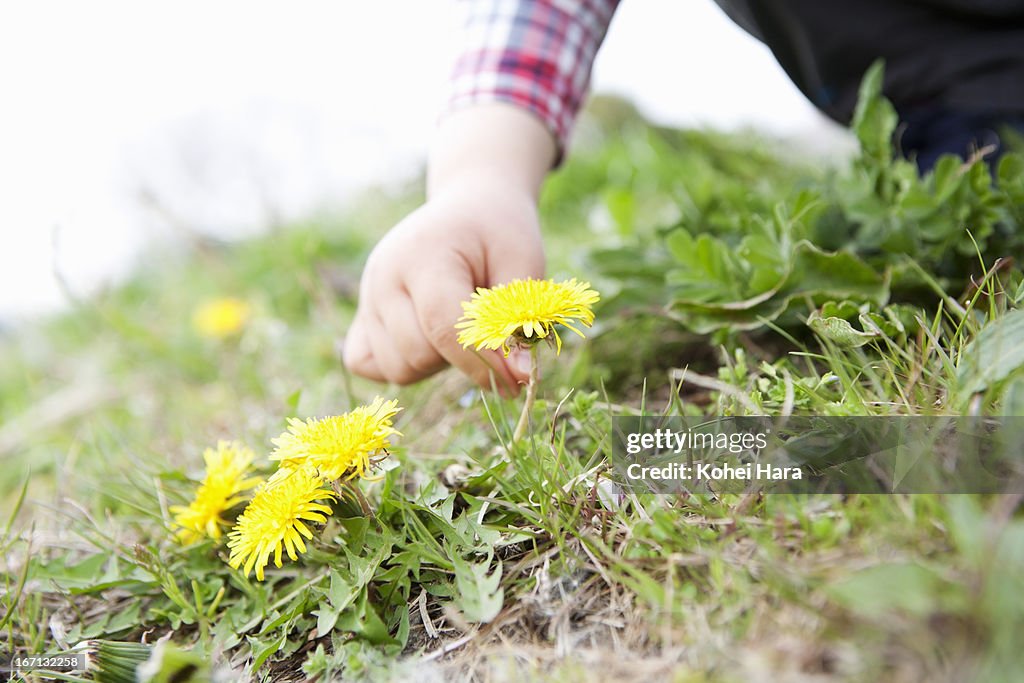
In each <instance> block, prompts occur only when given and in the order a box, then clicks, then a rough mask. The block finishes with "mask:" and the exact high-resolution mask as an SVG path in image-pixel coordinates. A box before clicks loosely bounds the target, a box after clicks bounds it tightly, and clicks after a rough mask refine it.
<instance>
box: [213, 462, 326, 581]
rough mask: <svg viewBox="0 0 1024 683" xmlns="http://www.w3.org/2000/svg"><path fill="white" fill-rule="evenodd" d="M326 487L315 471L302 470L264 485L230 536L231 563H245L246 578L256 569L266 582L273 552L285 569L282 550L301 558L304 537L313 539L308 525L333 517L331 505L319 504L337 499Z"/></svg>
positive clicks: (302, 468)
mask: <svg viewBox="0 0 1024 683" xmlns="http://www.w3.org/2000/svg"><path fill="white" fill-rule="evenodd" d="M323 484H324V479H323V477H321V476H320V474H319V473H318V472H317V471H316V470H315V469H313V468H311V467H301V468H298V469H295V470H290V471H289V472H288V473H287V476H280V477H279V476H275V477H273V478H272V479H271V480H270V481H268V482H266V483H265V484H263V485H262V486H260V488H259V489H257V490H256V494H255V495H254V496H253V498H252V500H251V501H249V505H248V506H246V508H245V511H244V512H242V514H241V515H239V517H238V521H237V522H236V524H235V528H234V529H232V530H231V532H230V533H229V534H228V549H229V550H230V551H231V554H230V556H229V557H228V564H229V565H231V567H232V568H234V569H238V568H239V567H240V566H242V563H245V566H244V568H243V572H244V573H245V575H246V576H248V575H249V572H250V571H252V570H253V568H254V567H255V569H256V578H257V579H258V580H260V581H262V580H263V568H264V567H266V566H267V563H268V562H269V561H270V555H271V553H273V555H274V565H275V566H277V567H280V566H281V549H282V547H283V548H284V550H285V551H286V552H287V553H288V557H289V558H290V559H291V560H293V561H294V560H296V559H298V553H304V552H306V544H305V542H303V540H302V538H303V537H306V538H307V539H311V538H313V532H312V531H310V529H309V527H308V526H306V524H305V523H304V522H317V523H320V524H323V523H324V522H326V521H327V517H326V516H325V515H329V514H331V508H330V507H329V506H328V505H326V504H324V503H318V502H316V501H318V500H332V499H334V498H336V495H335V493H334V492H333V491H331V490H329V489H326V488H323Z"/></svg>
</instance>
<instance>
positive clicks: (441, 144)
mask: <svg viewBox="0 0 1024 683" xmlns="http://www.w3.org/2000/svg"><path fill="white" fill-rule="evenodd" d="M555 153H556V147H555V140H554V137H553V135H552V134H551V133H550V132H549V131H548V130H547V128H546V127H545V126H544V124H543V123H541V121H540V119H538V118H536V117H535V116H534V115H533V114H531V113H529V112H527V111H524V110H522V109H519V108H517V107H513V106H511V105H507V104H502V103H486V104H480V105H475V106H472V107H468V108H466V109H463V110H459V111H456V112H453V113H451V114H450V115H449V116H448V117H447V118H446V119H445V120H444V121H443V122H442V123H441V126H440V128H439V130H438V135H437V139H436V140H435V144H434V147H433V150H432V152H431V156H430V164H429V169H428V174H427V195H428V197H432V196H436V195H437V194H438V193H439V192H442V191H443V190H444V188H446V187H449V186H452V185H456V184H464V183H466V182H472V183H474V184H476V183H479V182H492V183H496V184H497V185H498V186H504V187H505V188H506V189H508V190H512V191H515V190H521V191H523V192H527V193H529V194H530V195H531V196H533V197H534V199H536V197H537V196H538V195H539V193H540V187H541V184H542V183H543V181H544V178H545V177H546V176H547V173H548V171H549V170H550V169H551V166H552V164H553V163H554V159H555Z"/></svg>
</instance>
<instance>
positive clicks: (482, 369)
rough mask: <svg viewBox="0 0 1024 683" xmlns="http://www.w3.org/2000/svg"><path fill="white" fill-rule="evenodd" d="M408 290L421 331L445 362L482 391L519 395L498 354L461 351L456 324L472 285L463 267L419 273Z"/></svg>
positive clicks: (442, 266)
mask: <svg viewBox="0 0 1024 683" xmlns="http://www.w3.org/2000/svg"><path fill="white" fill-rule="evenodd" d="M408 290H409V292H410V294H411V295H412V299H413V306H414V308H415V309H416V316H417V318H418V320H419V326H420V329H421V330H422V331H423V334H424V335H425V337H426V339H427V340H428V341H429V342H430V344H431V345H432V346H433V348H434V349H435V350H436V351H437V353H439V354H440V355H441V356H442V357H443V358H444V359H445V360H446V361H448V362H449V363H451V364H452V365H453V366H455V367H457V368H458V369H459V370H461V371H462V372H463V373H464V374H466V375H468V376H469V377H470V378H471V379H472V380H473V381H474V382H476V383H477V384H479V385H480V386H481V387H483V388H484V389H490V388H491V376H492V374H493V376H494V384H495V385H496V386H497V388H498V390H499V391H500V392H501V393H502V394H504V395H510V396H514V395H515V394H517V393H519V384H518V382H517V381H516V378H515V377H513V376H512V374H511V373H510V372H509V370H508V368H507V366H506V365H505V363H504V362H503V360H502V358H501V354H500V353H496V352H492V351H485V352H480V353H477V352H475V351H472V350H467V349H464V348H462V345H461V344H459V342H458V339H457V337H458V332H457V330H456V329H455V323H456V322H457V321H458V319H459V318H460V317H461V316H462V302H463V301H468V300H469V298H470V296H471V295H472V293H473V282H472V279H471V277H470V274H469V272H468V269H466V267H465V265H464V264H459V263H449V264H438V266H437V267H435V268H431V269H430V270H426V269H423V270H420V271H418V272H417V273H415V274H412V275H411V276H410V278H409V286H408Z"/></svg>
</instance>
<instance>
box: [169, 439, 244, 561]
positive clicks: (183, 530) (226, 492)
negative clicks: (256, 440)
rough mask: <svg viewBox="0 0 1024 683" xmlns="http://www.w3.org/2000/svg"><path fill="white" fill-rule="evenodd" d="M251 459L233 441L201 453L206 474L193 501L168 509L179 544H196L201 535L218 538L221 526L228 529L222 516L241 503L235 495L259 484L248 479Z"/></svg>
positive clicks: (240, 499) (238, 444) (240, 445)
mask: <svg viewBox="0 0 1024 683" xmlns="http://www.w3.org/2000/svg"><path fill="white" fill-rule="evenodd" d="M254 457H255V456H254V455H253V452H252V451H251V450H249V449H248V448H247V447H246V446H244V445H243V444H240V443H238V442H236V441H220V442H218V443H217V448H216V449H213V448H207V449H206V451H204V452H203V460H205V461H206V474H205V475H204V477H203V481H202V483H201V484H200V485H199V488H198V489H196V494H195V498H193V500H192V502H191V503H189V504H188V505H187V506H183V505H173V506H171V512H172V513H173V514H174V523H175V525H177V526H178V527H179V528H178V531H177V536H178V539H179V540H180V541H181V542H182V543H192V542H195V541H198V540H199V539H201V538H202V537H203V536H204V535H205V536H209V537H210V538H213V539H217V538H220V537H221V529H220V528H221V526H227V525H228V522H227V521H226V520H225V519H224V518H223V517H222V515H223V514H224V512H225V511H226V510H229V509H230V508H232V507H234V506H235V505H237V504H238V503H241V502H242V501H243V500H245V496H242V495H239V494H241V493H242V492H243V491H248V490H249V489H251V488H253V487H255V486H257V485H258V484H259V483H260V479H259V477H251V476H248V475H249V467H250V465H252V461H253V458H254Z"/></svg>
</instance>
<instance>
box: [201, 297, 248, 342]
mask: <svg viewBox="0 0 1024 683" xmlns="http://www.w3.org/2000/svg"><path fill="white" fill-rule="evenodd" d="M248 320H249V304H247V303H245V302H244V301H242V300H241V299H236V298H234V297H222V298H220V299H213V300H212V301H207V302H206V303H204V304H203V305H202V306H200V307H199V308H197V309H196V312H195V314H194V315H193V316H192V325H193V326H194V327H195V329H196V332H198V333H199V334H201V335H203V336H204V337H210V338H211V339H224V338H226V337H230V336H232V335H235V334H238V333H239V332H241V330H242V328H243V327H245V323H246V322H247V321H248Z"/></svg>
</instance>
